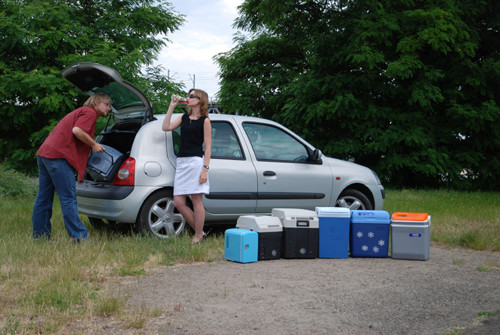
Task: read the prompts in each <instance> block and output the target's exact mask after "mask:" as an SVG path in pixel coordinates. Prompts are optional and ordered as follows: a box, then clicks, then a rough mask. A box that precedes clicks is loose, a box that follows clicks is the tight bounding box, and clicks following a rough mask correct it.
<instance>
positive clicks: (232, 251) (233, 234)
mask: <svg viewBox="0 0 500 335" xmlns="http://www.w3.org/2000/svg"><path fill="white" fill-rule="evenodd" d="M257 235H258V234H257V232H255V231H250V230H245V229H238V228H230V229H227V230H226V231H225V232H224V258H225V259H226V260H228V261H234V262H239V263H251V262H257V252H258V248H259V246H258V243H259V237H258V236H257Z"/></svg>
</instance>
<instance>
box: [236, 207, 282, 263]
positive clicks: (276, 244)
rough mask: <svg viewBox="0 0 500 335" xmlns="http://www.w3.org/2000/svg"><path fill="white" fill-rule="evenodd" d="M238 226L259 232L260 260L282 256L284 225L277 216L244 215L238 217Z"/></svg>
mask: <svg viewBox="0 0 500 335" xmlns="http://www.w3.org/2000/svg"><path fill="white" fill-rule="evenodd" d="M236 228H240V229H246V230H251V231H255V232H257V234H259V255H258V257H257V259H258V260H259V261H263V260H268V259H279V258H280V257H281V234H282V231H283V226H282V225H281V221H280V219H279V218H277V217H275V216H255V215H243V216H240V217H239V218H238V221H237V222H236Z"/></svg>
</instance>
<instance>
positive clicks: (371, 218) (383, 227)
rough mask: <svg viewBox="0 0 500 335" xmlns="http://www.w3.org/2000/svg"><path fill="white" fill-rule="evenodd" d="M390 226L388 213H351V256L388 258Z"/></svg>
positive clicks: (379, 211)
mask: <svg viewBox="0 0 500 335" xmlns="http://www.w3.org/2000/svg"><path fill="white" fill-rule="evenodd" d="M390 224H391V220H390V216H389V212H387V211H384V210H353V211H351V256H352V257H387V256H388V253H389V228H390Z"/></svg>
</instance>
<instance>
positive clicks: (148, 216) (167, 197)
mask: <svg viewBox="0 0 500 335" xmlns="http://www.w3.org/2000/svg"><path fill="white" fill-rule="evenodd" d="M185 226H186V220H185V219H184V217H183V216H182V215H181V214H180V213H179V212H177V210H176V209H175V207H174V198H173V196H172V191H168V190H161V191H158V192H156V193H153V194H152V195H151V196H150V197H149V198H148V199H147V200H146V201H145V202H144V204H143V206H142V208H141V211H140V213H139V219H138V221H137V229H138V230H139V231H142V232H147V233H150V234H153V235H155V236H157V237H159V238H168V237H170V236H175V235H179V234H180V233H181V232H182V231H183V230H184V227H185Z"/></svg>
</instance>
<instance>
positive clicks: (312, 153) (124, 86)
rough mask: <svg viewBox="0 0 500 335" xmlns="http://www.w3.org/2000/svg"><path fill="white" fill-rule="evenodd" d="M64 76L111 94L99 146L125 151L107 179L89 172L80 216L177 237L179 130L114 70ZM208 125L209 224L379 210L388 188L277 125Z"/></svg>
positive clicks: (252, 121) (237, 119) (80, 191)
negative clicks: (279, 213) (286, 213)
mask: <svg viewBox="0 0 500 335" xmlns="http://www.w3.org/2000/svg"><path fill="white" fill-rule="evenodd" d="M63 76H64V77H65V78H66V79H67V80H69V81H70V82H71V83H73V84H74V85H75V86H76V87H77V88H79V89H80V90H81V91H83V92H85V93H87V94H92V93H94V92H104V93H106V94H108V95H109V96H110V97H111V99H112V100H113V107H112V111H111V116H110V119H109V120H108V123H107V125H106V127H105V129H104V130H103V132H102V133H101V134H100V135H99V136H98V138H97V140H98V142H100V143H102V144H105V145H108V146H109V147H112V148H114V149H116V150H118V151H119V152H120V153H122V154H123V160H119V161H117V162H116V164H117V168H116V175H114V176H112V178H111V179H110V180H95V179H94V178H92V174H90V173H87V174H86V176H85V180H84V181H83V182H80V183H77V195H78V209H79V211H80V212H81V213H83V214H85V215H87V216H88V218H89V221H90V223H91V224H92V225H94V226H100V225H103V224H115V223H129V224H134V227H135V228H136V230H137V231H144V232H148V233H151V234H154V235H156V236H158V237H160V238H167V237H169V236H173V235H177V234H179V233H181V232H182V231H183V230H184V228H185V226H186V222H185V220H184V218H183V217H182V216H181V215H180V214H179V213H177V211H176V209H175V207H174V204H173V196H172V194H173V192H172V191H173V185H174V175H175V166H176V152H177V150H178V147H179V139H180V132H179V129H177V130H175V131H173V132H164V131H162V129H161V125H162V121H163V117H164V116H163V115H154V114H153V109H152V106H151V104H150V103H149V102H148V100H147V99H146V97H144V95H143V94H142V93H141V92H140V91H139V90H137V89H136V88H135V87H133V86H132V85H130V84H128V83H126V82H125V81H123V79H122V78H121V76H120V75H119V74H118V73H117V72H116V71H115V70H113V69H111V68H109V67H106V66H103V65H100V64H95V63H78V64H74V65H72V66H69V67H67V68H66V69H64V70H63ZM180 116H181V114H176V115H174V117H180ZM210 120H211V122H212V159H211V161H210V171H209V179H210V194H208V195H206V196H204V197H203V201H204V205H205V210H206V223H207V224H216V223H226V224H227V223H236V220H237V219H238V217H239V216H241V215H261V214H262V215H267V214H270V213H271V210H272V209H273V208H278V207H279V208H302V209H311V210H314V208H315V207H317V206H321V207H333V206H340V207H349V208H351V209H382V207H383V202H384V195H385V194H384V188H383V186H382V185H381V183H380V180H379V179H378V177H377V175H376V174H375V172H373V171H372V170H370V169H369V168H366V167H364V166H361V165H358V164H354V163H351V162H346V161H342V160H338V159H334V158H330V157H326V156H324V155H323V154H322V153H321V152H320V151H319V150H318V149H316V148H314V147H313V146H312V145H310V144H309V143H307V142H306V141H304V140H303V139H302V138H300V137H299V136H298V135H296V134H295V133H293V132H292V131H290V130H289V129H287V128H286V127H284V126H282V125H280V124H279V123H276V122H274V121H270V120H266V119H261V118H256V117H247V116H238V115H222V114H210ZM118 165H120V166H119V167H118Z"/></svg>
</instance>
